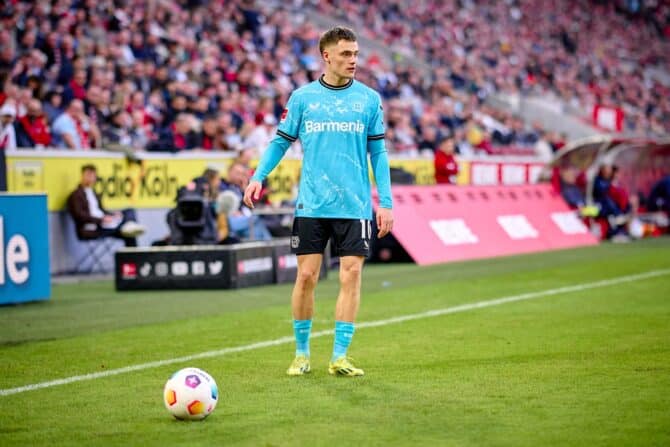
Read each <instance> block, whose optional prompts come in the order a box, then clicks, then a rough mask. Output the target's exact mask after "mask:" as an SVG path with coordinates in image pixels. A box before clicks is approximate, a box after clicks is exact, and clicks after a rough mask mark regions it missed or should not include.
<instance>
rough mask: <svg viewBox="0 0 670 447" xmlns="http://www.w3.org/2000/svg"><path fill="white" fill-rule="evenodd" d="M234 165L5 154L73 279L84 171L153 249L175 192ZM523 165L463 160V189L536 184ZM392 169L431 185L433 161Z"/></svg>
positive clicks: (145, 157)
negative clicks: (511, 180)
mask: <svg viewBox="0 0 670 447" xmlns="http://www.w3.org/2000/svg"><path fill="white" fill-rule="evenodd" d="M232 160H233V154H227V153H212V152H200V151H189V152H181V153H178V154H170V153H149V152H137V153H134V154H133V157H128V156H126V154H124V153H121V152H109V151H64V150H30V151H28V150H10V151H7V187H8V190H9V191H10V192H19V193H41V192H47V194H48V201H47V206H48V210H49V247H50V257H51V273H52V274H58V273H66V272H76V265H77V259H78V258H79V257H81V256H82V255H83V250H84V248H83V247H81V246H80V245H81V244H80V243H79V242H78V241H77V240H76V237H75V236H74V229H73V228H74V227H73V225H72V222H71V221H70V220H69V217H68V216H67V212H66V211H65V203H66V200H67V196H68V194H69V193H70V192H71V191H72V190H73V189H74V188H75V187H76V185H77V184H78V182H79V178H80V170H81V166H82V165H84V164H88V163H91V164H94V165H95V166H96V167H97V169H98V177H99V180H98V183H97V184H96V190H97V192H99V193H100V194H101V195H102V197H103V202H104V205H105V207H106V208H108V209H112V210H113V209H122V208H127V207H132V208H135V209H136V210H137V215H138V219H139V221H140V222H142V223H143V224H144V225H145V226H146V227H147V230H148V231H147V232H146V233H145V234H143V235H142V236H141V237H140V238H139V241H138V242H139V244H140V245H141V246H148V245H151V243H152V242H153V241H156V240H158V239H162V238H164V237H165V236H166V235H167V234H168V233H169V229H168V226H167V224H166V222H165V216H166V214H167V211H168V210H169V209H170V208H172V207H173V206H174V203H175V202H174V200H175V196H176V192H177V188H178V187H179V186H181V185H185V184H186V183H188V182H189V181H190V180H191V179H193V178H194V177H197V176H199V175H201V174H202V172H203V171H204V169H205V168H207V167H215V168H218V169H219V170H220V171H222V173H223V175H224V177H225V173H226V170H227V168H228V165H229V164H230V163H231V162H232ZM255 163H256V162H253V163H252V165H255ZM492 163H493V164H494V165H495V166H492V165H491V164H492ZM523 163H524V164H519V163H516V164H514V163H510V162H509V159H507V161H505V162H502V161H500V162H499V163H497V164H496V162H495V161H491V158H490V157H489V158H487V160H486V161H482V160H478V159H471V160H470V159H462V158H461V159H459V166H460V174H459V177H458V183H459V184H461V185H467V184H470V183H473V182H479V183H481V184H496V183H503V182H505V179H506V178H507V177H508V176H506V175H505V174H504V172H505V169H506V168H510V169H512V170H516V171H518V170H519V166H525V168H523V169H525V170H526V171H527V172H528V173H527V174H524V175H522V176H520V177H519V176H516V178H517V179H520V180H523V179H526V180H527V181H528V180H531V179H530V177H531V175H530V170H531V165H532V161H528V160H526V161H524V162H523ZM390 165H391V166H392V167H398V168H402V169H403V170H405V171H407V172H410V173H412V174H413V175H414V177H415V179H416V184H419V185H426V184H433V183H434V168H433V160H432V159H426V158H423V159H405V158H393V157H392V158H391V159H390ZM299 173H300V160H298V159H290V158H287V159H285V160H283V161H282V163H281V164H280V165H279V166H278V167H277V168H276V169H275V171H274V172H273V173H272V175H271V176H270V177H269V179H268V181H269V183H270V187H271V188H272V190H273V191H274V193H273V195H272V196H271V200H272V201H273V202H277V203H279V202H281V201H282V200H285V199H289V198H291V196H292V193H293V189H294V186H295V185H296V182H297V181H298V178H299ZM110 261H111V259H110Z"/></svg>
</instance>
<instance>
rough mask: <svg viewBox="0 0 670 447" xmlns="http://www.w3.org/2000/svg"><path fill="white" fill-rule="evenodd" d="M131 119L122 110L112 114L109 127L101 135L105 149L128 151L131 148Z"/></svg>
mask: <svg viewBox="0 0 670 447" xmlns="http://www.w3.org/2000/svg"><path fill="white" fill-rule="evenodd" d="M131 129H132V118H131V117H130V115H129V114H128V113H127V112H126V111H124V110H117V111H116V112H114V113H112V116H111V125H109V126H107V127H106V129H105V130H104V131H103V134H102V141H103V144H104V146H105V148H107V149H128V148H131V147H132V146H133V139H132V136H131Z"/></svg>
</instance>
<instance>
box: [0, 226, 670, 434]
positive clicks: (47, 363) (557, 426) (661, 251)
mask: <svg viewBox="0 0 670 447" xmlns="http://www.w3.org/2000/svg"><path fill="white" fill-rule="evenodd" d="M647 272H656V273H654V274H652V275H649V276H646V277H639V276H634V277H633V276H631V275H639V274H646V273H647ZM621 277H626V278H628V277H630V280H626V281H619V282H616V283H610V282H597V281H601V280H610V279H613V278H621ZM584 284H586V286H582V285H584ZM569 286H574V287H572V288H568V289H566V287H569ZM558 289H560V290H558ZM290 290H291V286H290V285H282V286H269V287H258V288H249V289H242V290H231V291H165V292H141V293H117V292H115V291H114V289H113V285H112V283H111V281H101V282H89V283H79V284H62V285H56V286H54V289H53V297H52V299H51V301H50V302H46V303H35V304H29V305H23V306H15V307H1V308H0V390H2V391H0V446H13V445H17V446H18V445H20V446H26V445H30V446H32V445H49V446H72V445H82V446H89V445H91V446H97V445H99V446H131V445H141V446H154V445H155V446H171V445H188V446H200V445H202V446H212V445H249V446H275V445H276V446H284V445H286V446H288V445H309V446H319V445H335V444H337V445H363V446H374V445H379V446H389V445H428V446H433V445H445V446H451V445H453V446H467V445H472V446H486V445H495V446H507V445H509V446H540V445H543V446H550V445H551V446H553V445H566V446H582V445H583V446H601V445H602V446H612V445H621V446H633V445H640V446H656V445H657V446H662V445H666V446H667V445H670V239H667V238H665V239H656V240H646V241H642V242H637V243H633V244H626V245H613V244H603V245H601V246H598V247H591V248H583V249H575V250H565V251H556V252H549V253H542V254H533V255H524V256H515V257H506V258H496V259H489V260H482V261H473V262H464V263H454V264H444V265H436V266H431V267H417V266H414V265H385V266H376V265H371V266H366V269H365V272H364V279H363V297H362V306H361V311H360V315H359V322H361V323H364V322H366V323H370V322H381V323H380V324H379V325H376V326H375V325H368V327H361V328H359V329H358V330H357V332H356V335H355V336H354V340H353V344H352V347H351V349H350V354H351V356H353V357H354V358H355V359H356V362H357V364H358V365H360V366H361V367H363V368H364V369H365V371H366V376H365V377H362V378H357V379H346V378H336V377H331V376H329V375H328V374H327V362H328V357H329V355H330V352H331V349H332V336H331V335H324V336H320V337H317V338H314V339H313V340H312V342H311V349H312V369H313V372H312V373H311V374H310V375H308V376H306V377H299V378H290V377H287V376H285V369H286V367H287V366H288V364H289V363H290V361H291V359H292V355H293V344H292V343H283V344H282V343H280V344H277V345H276V346H265V347H257V348H255V349H251V348H249V349H246V350H242V351H239V352H233V353H223V354H221V353H219V354H218V355H212V356H209V357H205V358H199V359H193V360H189V361H184V362H181V363H180V362H174V361H173V363H168V364H163V365H162V366H156V365H154V366H152V367H147V365H146V364H147V363H150V362H154V361H159V360H166V361H171V359H175V358H178V357H183V356H190V355H195V354H198V353H201V352H207V351H219V350H222V349H225V348H230V347H236V346H248V345H250V344H253V343H257V342H263V341H271V340H277V339H281V338H283V337H287V336H291V335H292V330H291V323H290V322H291V317H290V309H289V294H290ZM336 293H337V274H336V273H335V272H331V274H330V276H329V279H328V280H326V281H324V282H322V283H321V284H320V285H319V288H318V290H317V303H316V315H315V320H314V329H313V331H316V332H318V331H324V330H329V329H332V326H333V311H334V302H335V296H336ZM505 297H512V298H514V299H516V298H519V297H526V298H529V299H525V300H517V301H514V300H511V301H509V302H502V303H499V304H498V305H495V306H488V307H481V308H470V307H473V306H468V304H471V303H477V302H485V301H491V300H496V299H499V298H505ZM460 305H465V306H464V307H461V308H460V309H461V310H462V311H459V312H453V313H443V314H439V315H432V316H431V315H428V314H425V312H428V311H431V310H440V309H442V310H444V309H452V308H454V307H455V306H460ZM415 314H417V315H418V316H417V317H416V318H414V319H409V320H405V321H398V320H390V319H393V318H396V317H402V316H406V315H415ZM133 365H144V366H140V367H138V369H136V370H134V371H128V372H124V373H120V374H114V375H109V376H105V374H106V373H107V372H110V371H111V372H112V373H113V372H115V371H116V370H117V369H119V368H124V367H128V366H133ZM186 366H196V367H199V368H202V369H204V370H206V371H208V372H209V373H210V374H211V375H212V376H213V377H214V378H215V379H216V381H217V383H218V385H219V390H220V400H219V404H218V407H217V409H216V411H215V412H214V413H213V414H212V415H211V416H210V417H209V418H208V419H206V420H205V421H203V422H180V421H176V420H174V419H173V418H171V416H170V415H169V414H168V413H167V412H166V410H165V409H164V407H163V403H162V389H163V385H164V383H165V381H166V380H167V378H168V377H169V375H170V374H171V373H172V372H174V371H176V370H177V369H180V368H182V367H186ZM89 373H102V376H95V378H92V379H90V380H79V381H73V382H71V383H66V384H61V385H54V386H45V387H43V388H39V389H32V390H28V391H23V392H18V393H13V394H8V393H7V390H9V389H15V388H17V387H21V386H26V385H34V384H41V383H44V382H49V381H52V380H55V379H68V378H71V377H73V376H80V375H84V374H89Z"/></svg>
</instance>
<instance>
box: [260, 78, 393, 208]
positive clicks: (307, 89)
mask: <svg viewBox="0 0 670 447" xmlns="http://www.w3.org/2000/svg"><path fill="white" fill-rule="evenodd" d="M297 139H300V142H301V143H302V148H303V153H304V155H303V160H302V168H301V174H300V185H299V190H298V199H297V201H296V213H295V214H296V216H299V217H321V218H324V217H325V218H343V219H371V218H372V202H371V200H372V198H371V194H370V177H369V173H368V153H369V154H370V162H371V165H372V171H373V174H374V176H375V181H376V183H377V190H378V193H379V205H380V206H381V207H382V208H392V205H393V203H392V200H391V181H390V173H389V164H388V158H387V155H386V147H385V146H384V113H383V109H382V103H381V98H380V97H379V95H378V94H377V92H375V91H374V90H372V89H371V88H369V87H367V86H365V85H364V84H362V83H360V82H358V81H355V80H351V81H350V82H349V83H347V84H346V85H343V86H341V87H334V86H331V85H329V84H326V83H325V82H324V81H323V79H322V78H320V79H319V80H317V81H314V82H311V83H309V84H307V85H305V86H303V87H301V88H299V89H297V90H295V91H294V92H293V94H292V95H291V97H290V99H289V101H288V104H287V105H286V109H285V110H284V112H283V114H282V117H281V120H280V123H279V127H278V129H277V135H276V136H275V138H274V139H273V140H272V142H271V143H270V145H269V147H268V150H266V151H265V153H264V154H263V157H262V158H261V161H260V163H259V164H258V168H257V169H256V172H255V174H254V176H253V180H257V181H263V180H264V179H265V178H266V177H267V176H268V174H270V172H271V171H272V170H273V169H274V168H275V166H277V164H278V163H279V161H280V160H281V158H282V157H283V156H284V154H285V153H286V150H287V149H288V148H289V146H290V145H291V143H292V142H294V141H295V140H297Z"/></svg>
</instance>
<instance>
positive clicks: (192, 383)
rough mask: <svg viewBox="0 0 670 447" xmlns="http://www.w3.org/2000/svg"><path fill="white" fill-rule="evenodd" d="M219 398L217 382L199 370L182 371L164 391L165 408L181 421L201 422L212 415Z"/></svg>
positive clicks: (173, 376) (174, 375) (169, 382)
mask: <svg viewBox="0 0 670 447" xmlns="http://www.w3.org/2000/svg"><path fill="white" fill-rule="evenodd" d="M218 398H219V390H218V388H217V386H216V382H215V381H214V379H213V378H212V376H210V375H209V374H207V373H206V372H205V371H203V370H201V369H198V368H184V369H180V370H179V371H177V372H176V373H174V374H173V375H172V377H170V378H169V379H168V381H167V383H166V384H165V388H164V389H163V402H164V403H165V408H167V410H168V411H169V412H170V414H172V415H173V416H174V417H175V418H177V419H179V420H200V419H205V418H206V417H207V416H209V415H210V414H212V411H214V408H216V402H217V401H218Z"/></svg>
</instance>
